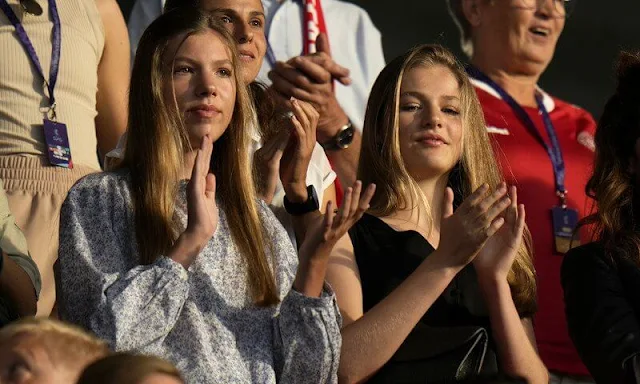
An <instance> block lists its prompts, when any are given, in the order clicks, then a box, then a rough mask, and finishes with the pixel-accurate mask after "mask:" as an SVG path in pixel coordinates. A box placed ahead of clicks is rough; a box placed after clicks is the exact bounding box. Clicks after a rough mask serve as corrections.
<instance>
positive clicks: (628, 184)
mask: <svg viewBox="0 0 640 384" xmlns="http://www.w3.org/2000/svg"><path fill="white" fill-rule="evenodd" d="M616 73H617V78H618V85H617V88H616V92H615V93H614V94H613V96H611V98H609V100H608V101H607V103H606V105H605V108H604V111H603V113H602V116H601V117H600V121H599V122H598V128H597V130H596V134H595V144H596V154H595V159H594V165H593V174H592V175H591V178H590V179H589V181H588V182H587V186H586V193H587V196H589V197H590V198H592V199H593V201H594V207H593V213H592V214H591V215H589V216H587V217H585V218H584V219H583V220H581V222H580V226H584V225H593V232H592V233H593V236H594V239H597V240H599V241H600V242H602V244H603V245H604V247H605V252H606V253H607V255H608V256H609V257H611V258H613V259H615V258H618V257H619V258H624V259H628V260H631V261H633V262H635V263H636V264H638V265H639V266H640V231H638V219H639V218H638V217H637V215H638V212H636V209H635V207H636V206H638V204H640V200H638V191H637V187H636V183H637V180H638V174H640V169H637V168H636V167H635V164H637V161H638V160H637V155H636V152H635V147H636V143H637V141H638V138H640V52H636V53H626V52H625V53H622V54H621V55H620V58H619V60H618V64H617V68H616Z"/></svg>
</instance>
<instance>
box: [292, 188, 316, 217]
mask: <svg viewBox="0 0 640 384" xmlns="http://www.w3.org/2000/svg"><path fill="white" fill-rule="evenodd" d="M284 209H285V210H286V211H287V213H288V214H290V215H291V216H302V215H306V214H307V213H311V212H313V211H317V210H318V209H320V202H319V201H318V194H317V193H316V189H315V188H314V187H313V185H309V186H308V187H307V200H306V201H305V202H302V203H292V202H291V201H289V199H287V196H286V195H285V196H284Z"/></svg>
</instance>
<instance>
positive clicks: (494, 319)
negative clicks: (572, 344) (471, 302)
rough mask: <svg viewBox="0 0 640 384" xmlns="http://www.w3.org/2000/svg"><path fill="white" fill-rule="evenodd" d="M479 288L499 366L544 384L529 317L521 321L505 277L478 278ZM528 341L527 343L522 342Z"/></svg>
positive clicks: (545, 374)
mask: <svg viewBox="0 0 640 384" xmlns="http://www.w3.org/2000/svg"><path fill="white" fill-rule="evenodd" d="M480 287H481V290H482V293H483V296H484V298H485V300H484V301H485V303H487V306H488V309H489V318H490V319H491V329H492V330H493V338H494V341H495V343H496V347H497V349H498V351H497V352H498V358H499V360H500V366H501V367H502V369H503V370H504V371H505V373H507V374H510V375H514V376H517V377H523V378H526V379H527V381H528V382H529V383H532V384H546V383H548V382H549V373H548V372H547V369H546V367H545V366H544V364H543V363H542V360H540V357H539V356H538V353H537V352H536V348H535V347H534V345H535V336H534V334H533V327H532V325H531V320H530V319H524V320H521V319H520V316H519V315H518V311H517V310H516V307H515V305H514V304H513V298H512V297H511V289H510V288H509V284H508V283H507V281H506V280H502V279H501V280H500V281H495V280H490V281H487V280H485V281H482V282H481V283H480ZM524 340H528V341H529V342H524Z"/></svg>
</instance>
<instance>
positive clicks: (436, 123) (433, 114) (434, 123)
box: [421, 107, 442, 129]
mask: <svg viewBox="0 0 640 384" xmlns="http://www.w3.org/2000/svg"><path fill="white" fill-rule="evenodd" d="M421 119H422V121H421V126H422V127H423V128H426V129H435V128H442V119H441V116H440V109H439V108H436V107H425V108H423V112H422V116H421Z"/></svg>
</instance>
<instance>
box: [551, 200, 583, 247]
mask: <svg viewBox="0 0 640 384" xmlns="http://www.w3.org/2000/svg"><path fill="white" fill-rule="evenodd" d="M551 219H552V221H553V235H554V239H555V245H556V252H558V253H562V254H565V253H567V252H568V251H569V249H571V248H573V247H577V246H579V245H580V238H579V237H577V236H576V237H575V238H574V237H573V231H574V230H575V229H576V225H577V224H578V211H576V210H575V209H571V208H563V207H557V206H556V207H553V208H551Z"/></svg>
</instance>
